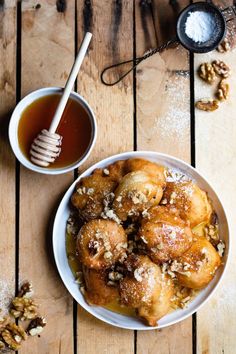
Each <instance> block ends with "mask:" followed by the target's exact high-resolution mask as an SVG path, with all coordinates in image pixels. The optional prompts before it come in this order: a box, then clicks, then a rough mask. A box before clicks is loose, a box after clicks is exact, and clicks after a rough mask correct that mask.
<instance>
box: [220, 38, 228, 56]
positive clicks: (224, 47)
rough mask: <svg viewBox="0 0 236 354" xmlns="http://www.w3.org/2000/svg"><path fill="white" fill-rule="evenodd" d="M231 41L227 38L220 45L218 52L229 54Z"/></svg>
mask: <svg viewBox="0 0 236 354" xmlns="http://www.w3.org/2000/svg"><path fill="white" fill-rule="evenodd" d="M230 49H231V48H230V44H229V40H228V39H227V38H225V39H223V41H222V42H221V43H220V44H219V45H218V47H217V50H218V52H220V53H224V52H228V51H229V50H230Z"/></svg>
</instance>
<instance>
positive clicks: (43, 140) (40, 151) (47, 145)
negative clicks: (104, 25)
mask: <svg viewBox="0 0 236 354" xmlns="http://www.w3.org/2000/svg"><path fill="white" fill-rule="evenodd" d="M91 38H92V34H91V33H90V32H87V33H86V34H85V36H84V39H83V42H82V44H81V46H80V49H79V52H78V54H77V57H76V59H75V62H74V65H73V67H72V69H71V72H70V75H69V78H68V80H67V82H66V85H65V88H64V91H63V94H62V96H61V99H60V102H59V104H58V107H57V109H56V112H55V114H54V117H53V119H52V122H51V125H50V127H49V129H48V130H47V129H43V130H42V131H41V132H40V133H39V135H38V136H37V137H36V138H35V139H34V141H33V143H32V145H31V149H30V159H31V161H32V162H33V163H34V164H36V165H38V166H41V167H48V166H49V165H50V164H52V163H53V162H54V161H55V160H56V158H57V157H58V156H59V155H60V152H61V144H62V136H60V135H59V134H56V130H57V128H58V125H59V123H60V120H61V117H62V114H63V112H64V109H65V106H66V104H67V101H68V99H69V96H70V93H71V91H72V89H73V85H74V82H75V79H76V77H77V75H78V72H79V69H80V66H81V64H82V61H83V59H84V57H85V54H86V52H87V49H88V46H89V43H90V40H91Z"/></svg>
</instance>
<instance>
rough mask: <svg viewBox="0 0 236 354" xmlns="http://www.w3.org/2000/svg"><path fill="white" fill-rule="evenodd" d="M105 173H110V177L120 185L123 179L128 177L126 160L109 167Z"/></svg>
mask: <svg viewBox="0 0 236 354" xmlns="http://www.w3.org/2000/svg"><path fill="white" fill-rule="evenodd" d="M103 171H105V173H107V171H108V172H109V174H108V176H109V177H110V178H111V179H112V180H113V181H115V182H117V183H120V181H121V179H122V178H123V177H124V176H125V175H126V173H127V169H126V160H119V161H116V162H114V163H113V164H111V165H109V166H107V168H106V169H103Z"/></svg>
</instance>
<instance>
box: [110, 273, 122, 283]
mask: <svg viewBox="0 0 236 354" xmlns="http://www.w3.org/2000/svg"><path fill="white" fill-rule="evenodd" d="M108 278H109V280H111V281H119V280H121V279H122V278H123V274H121V273H119V272H114V271H112V272H110V273H109V274H108Z"/></svg>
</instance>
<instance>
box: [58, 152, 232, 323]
mask: <svg viewBox="0 0 236 354" xmlns="http://www.w3.org/2000/svg"><path fill="white" fill-rule="evenodd" d="M134 157H140V158H144V159H147V160H150V161H154V162H157V163H159V164H161V165H164V166H167V167H170V168H174V169H177V170H179V171H181V172H183V173H184V174H186V175H187V176H189V177H190V178H191V179H192V180H194V181H196V183H197V184H198V185H199V187H201V188H202V189H203V190H205V191H206V192H207V193H208V195H209V197H210V198H211V200H212V202H213V205H214V209H215V211H216V213H217V215H218V218H219V233H220V238H221V239H223V240H224V242H225V244H226V251H225V254H224V259H223V261H224V265H223V266H221V267H220V269H218V271H217V272H216V275H215V277H214V279H213V280H212V281H211V282H210V284H209V285H208V286H207V287H206V288H205V289H203V290H202V291H201V292H200V293H199V294H198V295H197V296H196V298H195V299H194V300H193V301H192V302H191V303H190V304H189V306H188V307H187V308H185V309H179V310H176V311H174V312H171V313H169V314H167V315H166V316H164V317H163V318H162V319H160V320H159V321H158V326H156V327H148V326H146V325H145V324H143V323H142V321H141V320H140V319H138V318H134V317H129V316H125V315H121V314H118V313H114V312H112V311H109V310H107V309H104V308H103V307H99V306H89V305H88V304H87V303H86V301H85V300H84V297H83V295H82V294H81V293H80V290H79V287H78V284H77V283H76V282H75V278H74V276H73V274H72V272H71V269H70V267H69V264H68V261H67V256H66V245H65V235H66V221H67V219H68V217H69V213H70V206H69V204H70V203H69V202H70V197H71V195H72V193H73V191H74V188H75V184H76V183H77V182H78V181H79V180H80V179H81V178H82V177H85V176H88V175H90V174H91V173H92V171H93V170H94V169H95V168H104V167H105V166H107V165H109V164H111V163H114V162H115V161H117V160H125V159H128V158H134ZM229 247H230V244H229V227H228V222H227V218H226V215H225V212H224V208H223V206H222V204H221V202H220V200H219V198H218V197H217V195H216V193H215V191H214V190H213V188H212V187H211V186H210V184H209V183H208V182H207V181H206V180H205V178H204V177H202V176H201V175H200V173H199V172H197V171H196V169H194V168H193V167H191V166H190V165H188V164H187V163H185V162H183V161H181V160H179V159H176V158H175V157H172V156H169V155H165V154H160V153H157V152H151V151H140V152H139V151H137V152H126V153H123V154H119V155H115V156H111V157H109V158H107V159H105V160H102V161H100V162H98V163H96V164H95V165H93V166H91V167H90V168H89V169H87V170H86V171H85V172H84V173H82V174H81V175H80V176H79V178H78V179H77V180H76V181H75V182H74V183H73V184H72V185H71V186H70V188H69V189H68V191H67V192H66V194H65V195H64V197H63V199H62V201H61V203H60V206H59V208H58V210H57V214H56V217H55V221H54V227H53V250H54V256H55V260H56V265H57V268H58V271H59V273H60V276H61V278H62V280H63V282H64V284H65V286H66V287H67V289H68V291H69V292H70V293H71V295H72V296H73V298H74V299H75V300H76V301H77V302H78V303H79V304H80V305H81V306H82V307H83V308H84V309H86V310H87V311H88V312H90V313H91V314H92V315H93V316H95V317H97V318H99V319H100V320H102V321H104V322H106V323H109V324H110V325H113V326H117V327H120V328H126V329H132V330H135V329H136V330H150V329H154V328H159V329H160V328H163V327H166V326H170V325H172V324H174V323H177V322H179V321H182V320H184V319H185V318H187V317H189V316H190V315H192V314H193V313H194V312H196V311H197V310H198V309H199V308H200V307H201V306H202V305H203V304H204V303H205V302H206V301H207V300H208V299H209V298H210V296H212V294H213V292H214V291H215V289H216V287H217V286H218V285H219V283H220V281H221V279H222V276H223V273H224V272H225V268H226V264H227V260H228V254H229Z"/></svg>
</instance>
